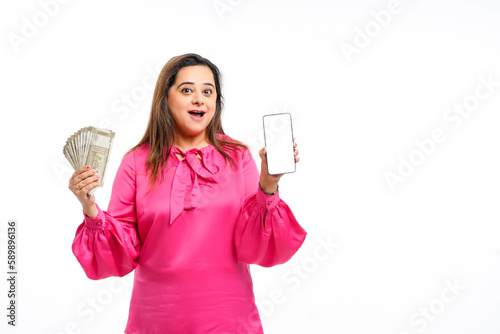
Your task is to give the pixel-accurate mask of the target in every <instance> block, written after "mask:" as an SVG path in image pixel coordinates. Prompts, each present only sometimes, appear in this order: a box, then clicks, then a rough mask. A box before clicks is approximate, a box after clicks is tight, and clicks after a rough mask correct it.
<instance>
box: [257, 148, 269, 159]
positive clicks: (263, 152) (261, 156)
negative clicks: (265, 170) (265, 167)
mask: <svg viewBox="0 0 500 334" xmlns="http://www.w3.org/2000/svg"><path fill="white" fill-rule="evenodd" d="M266 153H267V150H266V147H265V146H264V147H263V148H262V149H261V150H260V151H259V156H260V158H261V159H262V160H266Z"/></svg>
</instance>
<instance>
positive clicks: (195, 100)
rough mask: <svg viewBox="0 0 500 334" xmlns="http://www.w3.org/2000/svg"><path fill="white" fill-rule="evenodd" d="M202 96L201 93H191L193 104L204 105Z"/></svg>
mask: <svg viewBox="0 0 500 334" xmlns="http://www.w3.org/2000/svg"><path fill="white" fill-rule="evenodd" d="M204 103H205V102H204V96H203V94H202V93H201V92H199V91H195V92H194V93H193V104H197V105H202V104H204Z"/></svg>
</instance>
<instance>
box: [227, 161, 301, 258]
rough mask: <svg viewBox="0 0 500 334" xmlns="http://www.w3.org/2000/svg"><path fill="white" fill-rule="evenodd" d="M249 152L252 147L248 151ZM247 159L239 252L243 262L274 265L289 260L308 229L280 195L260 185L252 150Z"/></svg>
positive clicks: (238, 226)
mask: <svg viewBox="0 0 500 334" xmlns="http://www.w3.org/2000/svg"><path fill="white" fill-rule="evenodd" d="M247 152H248V151H247ZM245 156H246V158H244V159H243V173H244V178H245V191H246V194H247V195H248V196H246V200H245V202H244V204H243V207H242V209H241V211H240V214H239V216H238V219H237V222H236V228H235V234H234V242H235V248H236V256H237V257H238V259H239V260H240V261H242V262H245V263H248V264H258V265H260V266H262V267H272V266H274V265H277V264H282V263H285V262H287V261H288V260H289V259H290V258H291V257H292V256H293V255H294V254H295V253H296V252H297V251H298V249H299V248H300V246H301V245H302V243H303V242H304V240H305V237H306V234H307V232H306V231H305V230H304V229H303V228H302V227H301V226H300V225H299V223H298V222H297V220H296V219H295V216H294V215H293V213H292V210H291V209H290V208H289V207H288V205H287V204H286V203H285V202H284V201H283V200H282V199H281V198H280V197H279V192H277V193H276V194H275V195H266V194H264V192H263V191H262V190H260V188H259V184H258V182H259V172H258V170H257V166H256V164H255V161H254V160H253V158H252V156H251V155H250V153H246V154H245Z"/></svg>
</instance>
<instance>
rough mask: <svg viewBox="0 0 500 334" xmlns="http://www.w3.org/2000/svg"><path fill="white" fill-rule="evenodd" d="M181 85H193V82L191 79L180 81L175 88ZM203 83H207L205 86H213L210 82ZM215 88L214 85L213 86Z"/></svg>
mask: <svg viewBox="0 0 500 334" xmlns="http://www.w3.org/2000/svg"><path fill="white" fill-rule="evenodd" d="M182 85H194V82H191V81H186V82H183V83H181V84H180V85H179V86H177V88H179V87H180V86H182ZM204 85H207V86H212V87H214V85H212V84H211V83H210V82H205V83H204ZM214 88H215V87H214Z"/></svg>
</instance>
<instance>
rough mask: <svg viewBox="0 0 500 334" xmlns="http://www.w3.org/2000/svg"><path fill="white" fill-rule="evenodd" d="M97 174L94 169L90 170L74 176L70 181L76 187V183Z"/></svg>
mask: <svg viewBox="0 0 500 334" xmlns="http://www.w3.org/2000/svg"><path fill="white" fill-rule="evenodd" d="M96 174H97V171H96V170H95V169H92V170H89V171H83V172H82V173H80V174H78V175H76V176H75V177H74V178H73V179H72V181H73V182H72V183H73V185H76V184H77V183H79V182H81V181H82V180H85V179H86V178H88V177H91V176H93V175H96Z"/></svg>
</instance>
